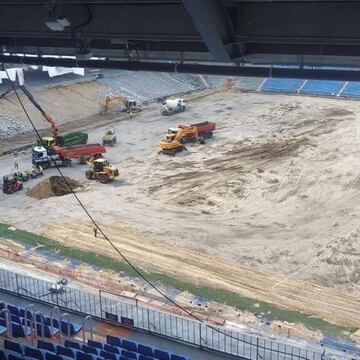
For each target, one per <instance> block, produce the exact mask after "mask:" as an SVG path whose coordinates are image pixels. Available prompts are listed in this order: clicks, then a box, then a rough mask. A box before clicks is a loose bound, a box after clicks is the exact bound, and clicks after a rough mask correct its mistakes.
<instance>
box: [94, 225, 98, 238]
mask: <svg viewBox="0 0 360 360" xmlns="http://www.w3.org/2000/svg"><path fill="white" fill-rule="evenodd" d="M93 229H94V236H95V237H96V238H97V232H98V228H97V226H96V225H94V228H93Z"/></svg>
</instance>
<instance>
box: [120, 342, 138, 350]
mask: <svg viewBox="0 0 360 360" xmlns="http://www.w3.org/2000/svg"><path fill="white" fill-rule="evenodd" d="M121 347H122V348H123V349H126V350H128V351H133V352H137V351H138V349H137V343H136V342H134V341H130V340H125V339H124V340H123V341H122V346H121Z"/></svg>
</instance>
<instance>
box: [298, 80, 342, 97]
mask: <svg viewBox="0 0 360 360" xmlns="http://www.w3.org/2000/svg"><path fill="white" fill-rule="evenodd" d="M344 84H345V82H344V81H329V80H308V82H307V83H306V84H305V86H304V87H303V88H302V90H301V93H302V94H312V95H328V96H335V95H336V94H337V93H338V92H339V91H340V90H341V88H342V87H343V85H344Z"/></svg>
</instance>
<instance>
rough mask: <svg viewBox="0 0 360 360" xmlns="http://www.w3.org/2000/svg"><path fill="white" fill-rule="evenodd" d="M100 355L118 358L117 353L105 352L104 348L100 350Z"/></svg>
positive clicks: (107, 357) (109, 358)
mask: <svg viewBox="0 0 360 360" xmlns="http://www.w3.org/2000/svg"><path fill="white" fill-rule="evenodd" d="M100 356H101V357H102V358H104V359H107V360H117V358H118V356H117V354H115V353H111V352H107V351H105V350H100Z"/></svg>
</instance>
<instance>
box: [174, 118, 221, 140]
mask: <svg viewBox="0 0 360 360" xmlns="http://www.w3.org/2000/svg"><path fill="white" fill-rule="evenodd" d="M188 127H195V128H197V133H198V135H199V137H202V138H203V139H210V138H212V137H213V136H214V131H215V129H216V124H215V123H214V122H211V121H204V122H201V123H197V124H191V125H188V124H180V125H179V128H180V129H185V128H188Z"/></svg>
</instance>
